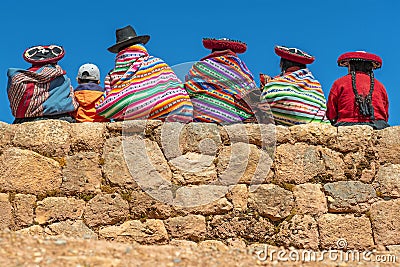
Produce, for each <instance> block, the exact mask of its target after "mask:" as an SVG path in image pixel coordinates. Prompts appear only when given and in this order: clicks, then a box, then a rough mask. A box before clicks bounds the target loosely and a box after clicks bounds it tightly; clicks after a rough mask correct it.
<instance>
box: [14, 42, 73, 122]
mask: <svg viewBox="0 0 400 267" xmlns="http://www.w3.org/2000/svg"><path fill="white" fill-rule="evenodd" d="M64 54H65V51H64V49H63V48H62V47H61V46H57V45H49V46H34V47H31V48H28V49H27V50H25V52H24V54H23V57H24V59H25V61H27V62H29V63H31V64H32V66H31V67H30V68H29V69H28V70H23V69H16V68H10V69H9V70H8V73H7V76H8V86H7V94H8V99H9V101H10V107H11V111H12V114H13V116H14V117H15V120H14V123H23V122H29V121H36V120H46V119H59V120H65V121H68V122H74V121H75V120H74V119H73V117H72V116H71V114H70V113H71V112H73V111H74V110H76V108H77V107H78V103H77V102H76V101H75V98H74V92H73V88H72V86H71V81H70V79H69V78H68V77H67V76H66V75H65V71H64V70H63V69H62V68H61V67H60V66H59V65H58V64H57V62H58V61H59V60H61V59H62V58H63V57H64Z"/></svg>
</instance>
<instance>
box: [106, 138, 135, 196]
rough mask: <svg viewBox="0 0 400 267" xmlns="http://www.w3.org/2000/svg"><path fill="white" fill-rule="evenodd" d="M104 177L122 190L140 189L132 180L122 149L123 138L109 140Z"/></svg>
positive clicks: (107, 142)
mask: <svg viewBox="0 0 400 267" xmlns="http://www.w3.org/2000/svg"><path fill="white" fill-rule="evenodd" d="M103 158H104V165H103V173H104V177H105V178H106V179H107V180H108V181H109V182H110V183H111V184H113V185H117V186H119V187H122V188H127V189H135V188H138V185H137V183H136V181H135V180H134V179H133V178H132V175H131V173H130V172H129V169H128V166H127V165H126V162H125V157H124V154H123V148H122V137H114V138H110V139H107V140H106V142H105V145H104V151H103Z"/></svg>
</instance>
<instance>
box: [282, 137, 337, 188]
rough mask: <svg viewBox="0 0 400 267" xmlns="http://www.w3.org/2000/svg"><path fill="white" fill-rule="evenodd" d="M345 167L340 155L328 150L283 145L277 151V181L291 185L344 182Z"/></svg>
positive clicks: (301, 145) (298, 145)
mask: <svg viewBox="0 0 400 267" xmlns="http://www.w3.org/2000/svg"><path fill="white" fill-rule="evenodd" d="M343 166H344V163H343V159H342V158H341V157H340V154H339V153H338V152H335V151H333V150H330V149H328V148H323V147H319V146H310V145H306V144H302V143H296V144H295V145H291V144H283V145H280V146H278V147H277V150H276V155H275V176H276V177H275V180H276V181H279V182H280V183H282V182H283V183H290V184H304V183H307V182H311V181H315V180H317V181H319V180H322V181H338V180H344V179H345V176H344V171H343Z"/></svg>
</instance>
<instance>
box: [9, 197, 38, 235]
mask: <svg viewBox="0 0 400 267" xmlns="http://www.w3.org/2000/svg"><path fill="white" fill-rule="evenodd" d="M35 206H36V196H34V195H23V194H16V195H15V197H14V201H13V207H14V218H15V225H16V226H17V227H19V228H21V227H25V226H29V225H32V224H33V218H34V216H35V215H34V208H35Z"/></svg>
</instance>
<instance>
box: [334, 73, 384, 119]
mask: <svg viewBox="0 0 400 267" xmlns="http://www.w3.org/2000/svg"><path fill="white" fill-rule="evenodd" d="M356 81H357V84H356V88H357V92H358V94H359V95H363V96H366V95H368V93H369V90H370V77H369V75H368V74H365V73H361V72H357V74H356ZM372 105H373V106H374V112H375V120H384V121H386V122H387V121H388V119H389V113H388V110H389V100H388V96H387V93H386V89H385V87H384V86H383V84H382V83H381V82H379V81H378V80H377V79H375V86H374V92H373V94H372ZM326 116H327V117H328V119H329V120H330V121H331V122H335V123H336V122H370V121H371V119H370V118H368V117H367V118H366V117H363V116H361V115H360V113H359V109H358V106H357V104H356V100H355V95H354V92H353V86H352V80H351V74H348V75H346V76H344V77H341V78H339V79H338V80H336V81H335V82H334V83H333V85H332V88H331V91H330V93H329V98H328V104H327V112H326Z"/></svg>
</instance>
